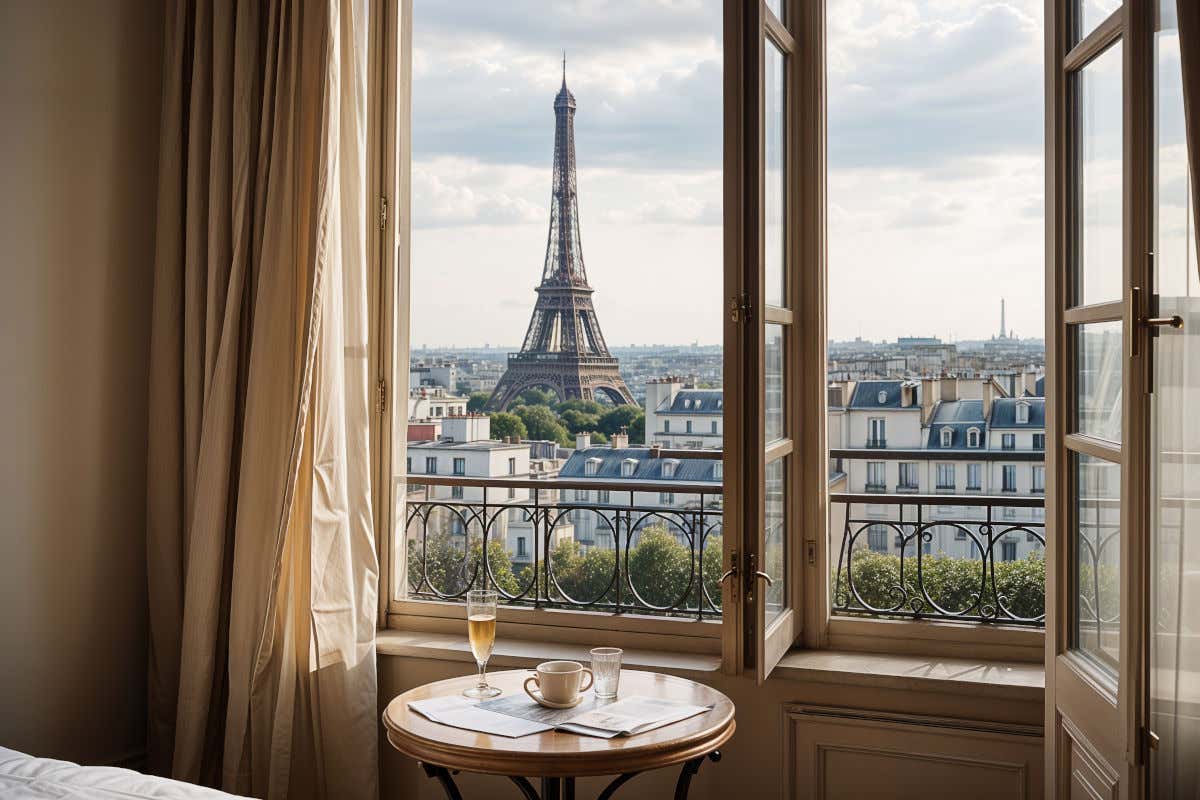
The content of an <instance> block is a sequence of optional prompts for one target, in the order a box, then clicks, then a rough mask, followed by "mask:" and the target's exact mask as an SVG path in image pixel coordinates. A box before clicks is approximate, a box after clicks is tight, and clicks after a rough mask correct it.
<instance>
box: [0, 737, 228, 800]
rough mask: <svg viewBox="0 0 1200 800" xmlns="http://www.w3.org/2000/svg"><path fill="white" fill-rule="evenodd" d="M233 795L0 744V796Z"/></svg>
mask: <svg viewBox="0 0 1200 800" xmlns="http://www.w3.org/2000/svg"><path fill="white" fill-rule="evenodd" d="M235 797H236V795H232V794H226V793H225V792H218V791H217V790H215V789H205V788H203V787H201V786H195V785H193V784H190V783H184V782H182V781H173V780H168V779H167V778H155V777H152V776H150V775H143V774H141V773H140V772H134V771H133V770H131V769H120V768H118V767H81V766H79V765H78V764H72V763H71V762H70V761H55V760H54V759H52V758H35V757H34V756H27V755H25V754H24V753H18V752H17V751H16V750H9V749H7V748H4V747H0V799H2V800H48V799H49V798H53V800H134V799H135V798H154V799H155V800H230V799H231V798H235Z"/></svg>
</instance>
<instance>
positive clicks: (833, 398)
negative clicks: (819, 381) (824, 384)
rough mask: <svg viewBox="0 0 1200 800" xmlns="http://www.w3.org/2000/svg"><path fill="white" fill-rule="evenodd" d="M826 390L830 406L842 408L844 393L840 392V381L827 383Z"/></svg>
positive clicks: (841, 390) (844, 402) (844, 403)
mask: <svg viewBox="0 0 1200 800" xmlns="http://www.w3.org/2000/svg"><path fill="white" fill-rule="evenodd" d="M828 391H829V397H828V403H829V407H830V408H842V407H843V406H845V405H846V401H845V400H843V399H842V398H843V397H844V395H843V394H842V392H843V389H842V385H841V384H840V383H831V384H829V386H828Z"/></svg>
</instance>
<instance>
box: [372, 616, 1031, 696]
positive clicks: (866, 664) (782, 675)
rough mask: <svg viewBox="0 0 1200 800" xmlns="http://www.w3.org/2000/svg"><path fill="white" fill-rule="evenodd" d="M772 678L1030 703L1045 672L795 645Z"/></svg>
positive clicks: (655, 663)
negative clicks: (814, 648)
mask: <svg viewBox="0 0 1200 800" xmlns="http://www.w3.org/2000/svg"><path fill="white" fill-rule="evenodd" d="M588 649H589V647H588V646H587V645H575V644H564V643H559V642H540V641H536V640H531V639H503V638H501V639H498V640H497V641H496V649H495V652H494V653H493V654H492V659H491V661H490V662H489V666H490V667H492V668H503V669H521V668H528V667H534V666H536V665H537V664H539V663H540V662H542V661H547V660H551V659H571V660H575V661H583V662H586V661H587V660H588ZM376 651H377V653H378V654H379V655H380V656H388V657H401V658H419V659H428V660H433V661H451V662H457V663H462V664H473V663H474V660H475V659H474V657H473V656H472V655H471V650H470V647H469V645H468V644H467V641H466V637H464V636H460V635H454V634H447V633H421V632H407V631H397V630H381V631H379V633H378V638H377V639H376ZM623 662H624V664H625V665H626V666H628V667H633V668H637V669H656V670H670V671H678V672H693V673H709V674H714V675H715V674H719V673H720V672H721V658H720V656H717V655H709V654H703V653H674V652H669V651H665V650H644V649H627V650H625V654H624V658H623ZM771 680H772V682H774V681H777V680H785V681H806V682H809V683H824V684H837V685H842V686H862V687H864V688H875V689H899V690H904V691H925V692H937V693H940V694H954V695H962V696H975V697H992V698H999V699H1002V700H1012V701H1024V702H1032V703H1041V702H1042V699H1043V693H1044V690H1045V673H1044V671H1043V669H1042V665H1041V664H1028V663H1022V662H1014V661H985V660H980V659H971V658H926V657H921V656H910V655H903V654H883V653H857V652H842V651H836V650H793V651H792V652H790V653H788V654H787V655H785V656H784V657H783V659H782V660H781V661H780V662H779V665H778V666H777V667H775V669H774V671H773V672H772V673H771Z"/></svg>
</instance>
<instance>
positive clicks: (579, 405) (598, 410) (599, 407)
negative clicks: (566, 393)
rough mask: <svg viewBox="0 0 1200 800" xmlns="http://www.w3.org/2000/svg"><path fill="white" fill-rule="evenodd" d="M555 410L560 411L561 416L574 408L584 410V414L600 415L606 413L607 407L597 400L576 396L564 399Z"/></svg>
mask: <svg viewBox="0 0 1200 800" xmlns="http://www.w3.org/2000/svg"><path fill="white" fill-rule="evenodd" d="M554 410H555V411H557V412H558V414H559V416H561V415H562V414H563V412H565V411H572V410H574V411H582V412H583V413H584V414H591V415H593V416H596V417H599V416H600V415H601V414H603V413H604V411H605V407H604V405H603V404H601V403H597V402H596V401H595V400H580V399H579V398H575V399H574V400H564V401H563V402H561V403H559V404H558V405H556V406H555V407H554Z"/></svg>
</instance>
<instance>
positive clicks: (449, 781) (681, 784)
mask: <svg viewBox="0 0 1200 800" xmlns="http://www.w3.org/2000/svg"><path fill="white" fill-rule="evenodd" d="M706 758H707V759H708V760H709V761H712V762H713V763H716V762H718V761H720V760H721V751H720V750H714V751H712V752H711V753H709V754H708V755H704V756H696V757H695V758H693V759H690V760H688V761H685V762H684V764H683V766H682V767H681V768H680V770H679V778H678V779H676V781H675V800H687V796H688V792H689V791H690V790H691V787H692V778H693V777H695V775H696V773H697V772H699V771H700V765H701V764H703V763H704V759H706ZM420 766H421V769H423V770H425V774H426V775H428V776H429V777H430V778H433V779H434V780H436V781H437V782H438V783H440V784H441V785H442V791H444V792H445V793H446V800H463V796H462V792H460V791H459V790H458V785H457V784H456V783H455V782H454V776H453V775H451V774H450V770H448V769H446V768H445V767H439V766H437V765H436V764H428V763H426V762H424V761H422V762H420ZM637 775H641V773H640V772H625V773H622V774H621V775H618V776H617V777H616V778H613V780H612V781H611V782H610V783H609V784H608V786H605V787H604V791H602V792H600V795H599V797H597V798H596V800H610V798H611V797H612V796H613V793H614V792H616V791H617V789H619V788H621V787H622V786H623V785H624V784H625V783H626V782H627V781H629V780H630V779H631V778H634V777H636V776H637ZM508 779H509V780H510V781H512V782H513V783H514V784H516V786H517V788H518V789H520V790H521V794H523V795H524V796H525V800H575V778H573V777H568V778H542V792H541V794H538V793H537V791H535V790H534V788H533V784H532V783H530V782H529V779H528V778H522V777H518V776H512V775H510V776H509V778H508Z"/></svg>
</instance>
